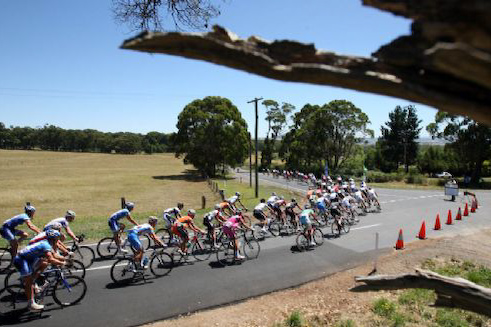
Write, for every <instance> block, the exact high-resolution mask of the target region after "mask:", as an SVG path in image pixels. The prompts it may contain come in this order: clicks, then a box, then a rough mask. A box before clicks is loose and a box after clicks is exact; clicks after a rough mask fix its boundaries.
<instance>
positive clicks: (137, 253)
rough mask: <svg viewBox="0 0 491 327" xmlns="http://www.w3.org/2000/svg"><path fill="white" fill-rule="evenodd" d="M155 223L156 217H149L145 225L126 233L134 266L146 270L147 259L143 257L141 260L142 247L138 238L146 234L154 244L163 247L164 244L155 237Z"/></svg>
mask: <svg viewBox="0 0 491 327" xmlns="http://www.w3.org/2000/svg"><path fill="white" fill-rule="evenodd" d="M157 222H158V219H157V217H154V216H150V217H149V218H148V223H147V224H142V225H137V226H135V227H133V228H131V229H130V230H128V231H127V233H128V241H129V242H130V245H131V249H132V250H133V259H134V260H135V263H136V266H137V267H140V268H142V269H146V268H147V264H148V258H147V257H145V258H143V260H142V257H143V247H142V244H141V242H140V240H139V238H138V236H139V235H144V234H147V235H148V236H150V238H151V239H152V240H153V241H154V242H155V244H157V245H158V246H161V247H164V244H163V243H162V242H161V241H160V240H159V239H158V238H157V236H156V235H155V226H157Z"/></svg>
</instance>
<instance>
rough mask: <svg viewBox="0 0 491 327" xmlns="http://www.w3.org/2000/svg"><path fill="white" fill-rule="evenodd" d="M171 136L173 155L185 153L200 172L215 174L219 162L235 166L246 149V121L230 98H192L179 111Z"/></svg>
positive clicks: (243, 158) (209, 174) (241, 159)
mask: <svg viewBox="0 0 491 327" xmlns="http://www.w3.org/2000/svg"><path fill="white" fill-rule="evenodd" d="M177 129H178V132H177V134H176V136H175V137H174V138H173V139H174V142H175V147H176V149H175V150H176V157H182V156H184V162H185V163H191V164H193V165H194V166H195V167H196V168H197V169H198V170H199V171H200V172H201V173H203V174H206V175H208V176H215V175H216V173H217V168H219V166H220V165H221V166H222V167H223V166H224V165H229V166H232V167H235V166H237V165H239V164H241V163H242V162H243V161H244V160H245V158H246V157H247V155H248V153H249V138H248V134H247V124H246V122H245V120H244V119H242V116H241V114H240V112H239V110H238V109H237V107H236V106H234V105H233V104H232V102H231V101H230V100H229V99H226V98H222V97H218V96H210V97H206V98H204V99H201V100H194V101H193V102H191V103H189V104H188V105H186V107H185V108H184V109H183V111H182V112H181V113H180V114H179V117H178V122H177Z"/></svg>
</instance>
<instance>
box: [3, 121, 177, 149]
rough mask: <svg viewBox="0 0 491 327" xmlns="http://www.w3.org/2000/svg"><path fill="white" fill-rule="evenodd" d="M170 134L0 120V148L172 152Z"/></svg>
mask: <svg viewBox="0 0 491 327" xmlns="http://www.w3.org/2000/svg"><path fill="white" fill-rule="evenodd" d="M173 137H174V135H173V134H172V133H171V134H164V133H159V132H149V133H147V134H145V135H143V134H138V133H129V132H118V133H105V132H100V131H97V130H93V129H84V130H78V129H63V128H60V127H57V126H54V125H48V124H46V125H44V126H43V127H41V128H32V127H19V126H15V127H14V126H10V127H6V126H5V124H4V123H2V122H0V149H18V150H31V149H41V150H50V151H70V152H101V153H121V154H135V153H142V152H145V153H149V154H150V153H162V152H174V150H175V149H174V146H173V141H172V138H173Z"/></svg>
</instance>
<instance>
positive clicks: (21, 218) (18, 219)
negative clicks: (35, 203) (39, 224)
mask: <svg viewBox="0 0 491 327" xmlns="http://www.w3.org/2000/svg"><path fill="white" fill-rule="evenodd" d="M30 219H31V218H29V216H28V215H27V214H26V213H21V214H20V215H17V216H14V217H12V218H10V219H7V220H6V221H4V222H3V225H2V228H8V229H12V230H13V229H14V228H15V227H17V226H19V225H22V224H23V223H25V222H26V221H28V220H30Z"/></svg>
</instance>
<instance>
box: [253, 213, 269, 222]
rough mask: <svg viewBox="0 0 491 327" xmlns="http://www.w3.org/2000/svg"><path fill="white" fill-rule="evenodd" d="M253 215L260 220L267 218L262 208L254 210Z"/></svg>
mask: <svg viewBox="0 0 491 327" xmlns="http://www.w3.org/2000/svg"><path fill="white" fill-rule="evenodd" d="M252 215H253V216H254V218H256V219H257V220H260V221H264V220H266V215H265V214H264V212H263V211H262V210H254V211H253V212H252Z"/></svg>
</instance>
